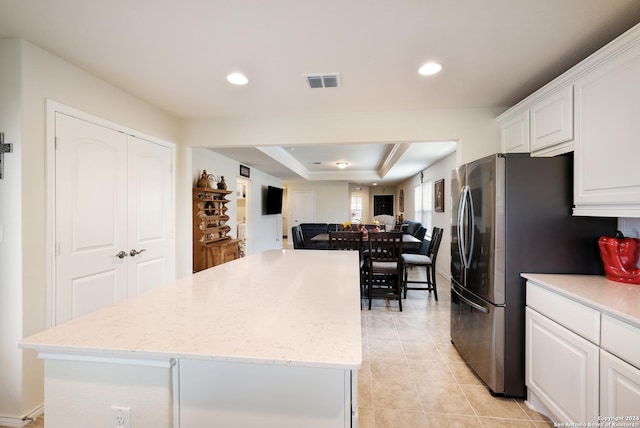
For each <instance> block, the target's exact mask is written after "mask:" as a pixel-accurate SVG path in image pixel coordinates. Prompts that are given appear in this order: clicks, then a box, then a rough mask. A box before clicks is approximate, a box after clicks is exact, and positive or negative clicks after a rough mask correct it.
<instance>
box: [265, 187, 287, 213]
mask: <svg viewBox="0 0 640 428" xmlns="http://www.w3.org/2000/svg"><path fill="white" fill-rule="evenodd" d="M264 201H265V203H264V210H263V212H264V214H265V215H269V214H282V189H281V188H279V187H274V186H268V187H267V191H266V195H265V197H264Z"/></svg>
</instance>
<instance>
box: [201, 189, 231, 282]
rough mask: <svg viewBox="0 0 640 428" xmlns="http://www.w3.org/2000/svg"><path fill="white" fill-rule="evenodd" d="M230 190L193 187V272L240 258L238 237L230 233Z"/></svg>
mask: <svg viewBox="0 0 640 428" xmlns="http://www.w3.org/2000/svg"><path fill="white" fill-rule="evenodd" d="M230 193H231V191H229V190H220V189H209V188H195V189H193V271H194V272H199V271H201V270H204V269H208V268H210V267H213V266H216V265H219V264H221V263H225V262H228V261H231V260H235V259H237V258H238V240H237V239H231V238H230V237H229V236H227V234H228V233H229V231H230V230H231V227H230V226H229V225H228V224H227V222H228V221H229V216H228V215H227V210H228V208H227V206H226V205H227V203H229V202H231V201H229V200H228V199H226V196H227V195H228V194H230Z"/></svg>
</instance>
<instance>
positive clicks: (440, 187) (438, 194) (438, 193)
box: [433, 178, 444, 213]
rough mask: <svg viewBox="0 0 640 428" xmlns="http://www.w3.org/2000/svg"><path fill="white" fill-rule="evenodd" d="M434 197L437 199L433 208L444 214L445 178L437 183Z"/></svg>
mask: <svg viewBox="0 0 640 428" xmlns="http://www.w3.org/2000/svg"><path fill="white" fill-rule="evenodd" d="M433 195H434V199H435V203H434V207H433V208H434V210H435V212H437V213H442V212H444V178H443V179H441V180H438V181H436V182H435V184H434V189H433Z"/></svg>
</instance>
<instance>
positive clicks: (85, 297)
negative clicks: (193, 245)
mask: <svg viewBox="0 0 640 428" xmlns="http://www.w3.org/2000/svg"><path fill="white" fill-rule="evenodd" d="M126 178H127V137H126V135H124V134H122V133H120V132H116V131H114V130H111V129H108V128H104V127H101V126H98V125H95V124H92V123H89V122H85V121H82V120H79V119H75V118H72V117H69V116H66V115H64V114H60V113H57V114H56V246H57V248H56V252H57V258H56V288H55V323H56V324H60V323H63V322H65V321H68V320H70V319H72V318H75V317H78V316H80V315H83V314H85V313H87V312H90V311H93V310H95V309H98V308H100V307H103V306H107V305H110V304H112V303H114V302H116V301H118V300H121V299H124V298H126V297H127V259H128V258H127V257H125V258H122V259H121V258H118V257H117V256H116V254H117V253H118V252H120V251H121V250H124V249H125V248H126V244H127V179H126Z"/></svg>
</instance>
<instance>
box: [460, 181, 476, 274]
mask: <svg viewBox="0 0 640 428" xmlns="http://www.w3.org/2000/svg"><path fill="white" fill-rule="evenodd" d="M465 218H466V219H467V222H465V221H464V219H465ZM465 225H466V226H465ZM474 231H475V219H474V212H473V199H472V198H471V188H470V187H469V186H464V187H463V188H462V194H461V195H460V205H459V208H458V250H459V251H460V255H461V256H462V264H463V265H464V267H465V269H470V268H471V257H472V256H473V244H474V236H473V235H474Z"/></svg>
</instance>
